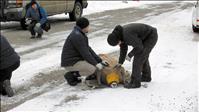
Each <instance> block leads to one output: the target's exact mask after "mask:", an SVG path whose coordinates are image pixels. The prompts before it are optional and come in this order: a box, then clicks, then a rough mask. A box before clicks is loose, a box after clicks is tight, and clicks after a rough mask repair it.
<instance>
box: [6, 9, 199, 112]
mask: <svg viewBox="0 0 199 112" xmlns="http://www.w3.org/2000/svg"><path fill="white" fill-rule="evenodd" d="M189 17H191V9H186V10H183V11H179V10H175V11H172V12H169V13H164V14H162V15H160V16H154V17H148V18H145V19H143V20H140V21H138V22H144V23H149V24H151V25H152V26H155V27H157V28H158V33H159V40H158V43H157V45H156V47H155V49H154V50H153V51H152V54H151V57H150V61H151V65H152V72H153V76H152V77H153V81H152V82H151V83H148V88H143V87H142V88H140V89H131V90H128V89H124V88H123V87H119V88H116V89H110V88H106V89H99V90H93V91H89V90H85V91H81V89H80V90H79V91H78V92H74V89H77V88H73V87H69V86H68V85H67V84H62V85H60V86H58V87H57V88H55V89H54V90H52V91H51V92H48V93H45V94H43V95H41V96H39V97H36V98H34V99H32V100H29V101H27V102H25V103H24V104H21V105H20V106H18V107H16V108H14V109H13V110H11V111H10V112H13V111H51V112H55V111H57V112H61V111H96V110H97V111H186V112H196V111H197V110H198V104H197V94H198V91H197V73H198V71H197V70H198V69H197V56H198V55H197V43H196V42H194V41H192V40H193V33H192V31H191V30H190V27H191V26H190V25H191V23H190V21H191V18H189ZM104 30H105V31H106V33H105V34H104V35H102V36H100V37H101V38H99V37H96V38H93V39H90V40H89V41H90V44H91V46H92V47H93V49H94V50H96V51H97V52H98V53H101V52H102V53H104V52H105V53H108V52H113V51H116V50H117V49H118V48H117V47H116V48H112V47H110V46H108V45H107V43H106V36H107V33H109V32H110V31H111V29H104ZM58 35H59V34H58ZM91 35H92V34H91ZM59 37H60V39H64V38H66V35H65V34H64V33H63V34H60V35H59ZM96 41H97V42H98V43H96ZM58 45H63V42H60V43H58ZM100 45H103V47H98V46H100ZM105 47H106V49H104V48H105ZM59 50H61V48H60V49H59ZM60 52H61V51H56V50H55V51H54V50H52V51H51V52H50V53H47V54H46V55H43V56H42V57H40V58H37V59H36V60H31V61H27V62H24V63H22V65H21V68H20V69H18V70H17V71H16V72H15V75H13V79H15V80H12V82H13V86H17V85H18V83H19V82H20V81H22V79H21V78H20V77H21V76H23V75H24V74H23V71H24V70H25V69H27V67H29V68H32V69H31V70H30V71H26V74H29V76H28V77H26V78H25V79H23V81H24V80H26V81H28V80H29V78H31V77H32V76H33V75H34V74H35V72H33V71H37V72H38V71H40V70H43V69H44V68H45V69H47V68H48V67H49V68H53V67H55V68H56V67H58V66H59V63H60V62H59V60H57V59H60ZM51 54H53V55H51ZM44 59H45V60H46V59H47V60H48V61H49V63H51V65H47V64H46V63H47V62H48V61H45V60H44ZM38 62H39V63H40V66H39V67H38V68H39V70H38V68H37V67H35V63H38ZM43 66H44V67H43ZM124 66H125V68H127V69H128V70H131V63H128V62H126V63H125V64H124ZM31 72H33V73H31ZM20 83H21V82H20ZM69 97H70V98H71V100H70V101H68V98H69ZM65 101H67V102H65Z"/></svg>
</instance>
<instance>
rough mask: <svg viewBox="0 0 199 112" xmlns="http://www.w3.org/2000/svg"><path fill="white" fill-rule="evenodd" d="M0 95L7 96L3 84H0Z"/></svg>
mask: <svg viewBox="0 0 199 112" xmlns="http://www.w3.org/2000/svg"><path fill="white" fill-rule="evenodd" d="M0 94H1V95H7V93H6V91H5V89H4V87H3V82H0Z"/></svg>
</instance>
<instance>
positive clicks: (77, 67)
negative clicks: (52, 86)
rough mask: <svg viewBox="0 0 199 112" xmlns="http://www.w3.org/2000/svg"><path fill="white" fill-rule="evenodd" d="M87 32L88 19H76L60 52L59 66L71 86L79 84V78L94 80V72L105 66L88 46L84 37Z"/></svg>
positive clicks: (86, 38)
mask: <svg viewBox="0 0 199 112" xmlns="http://www.w3.org/2000/svg"><path fill="white" fill-rule="evenodd" d="M88 32H89V21H88V19H87V18H84V17H82V18H80V19H78V20H77V22H76V26H75V27H74V29H73V31H72V32H71V34H70V35H69V36H68V38H67V39H66V41H65V44H64V47H63V50H62V55H61V66H62V67H65V69H66V70H67V71H68V73H66V74H65V78H66V80H67V81H68V84H70V85H71V86H75V85H77V83H79V82H81V80H79V79H78V77H80V76H88V77H87V79H90V78H94V77H95V76H96V71H97V70H101V69H102V68H103V66H105V65H107V63H106V62H103V61H102V59H101V58H100V57H99V56H98V55H97V54H96V53H95V52H94V51H93V50H92V48H91V47H90V46H89V42H88V37H87V36H86V33H88Z"/></svg>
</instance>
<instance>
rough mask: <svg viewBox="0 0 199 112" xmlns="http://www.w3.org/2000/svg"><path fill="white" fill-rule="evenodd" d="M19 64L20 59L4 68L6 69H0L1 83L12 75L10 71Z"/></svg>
mask: <svg viewBox="0 0 199 112" xmlns="http://www.w3.org/2000/svg"><path fill="white" fill-rule="evenodd" d="M19 66H20V61H18V62H16V63H15V64H13V65H12V66H10V67H8V68H6V69H1V70H0V76H1V78H0V83H3V81H5V80H10V79H11V77H12V72H13V71H14V70H16V69H17V68H18V67H19Z"/></svg>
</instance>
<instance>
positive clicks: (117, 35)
mask: <svg viewBox="0 0 199 112" xmlns="http://www.w3.org/2000/svg"><path fill="white" fill-rule="evenodd" d="M122 38H123V28H122V27H121V26H120V25H117V26H116V27H115V29H114V30H113V32H112V33H111V34H109V36H108V38H107V42H108V43H109V45H111V46H116V45H117V44H118V43H119V41H120V40H123V39H122Z"/></svg>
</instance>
